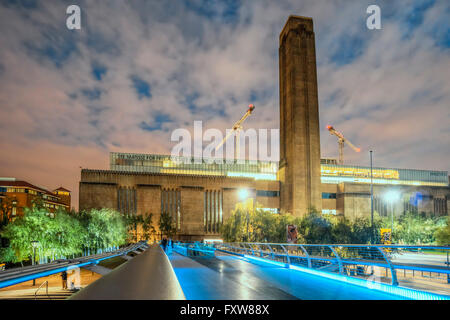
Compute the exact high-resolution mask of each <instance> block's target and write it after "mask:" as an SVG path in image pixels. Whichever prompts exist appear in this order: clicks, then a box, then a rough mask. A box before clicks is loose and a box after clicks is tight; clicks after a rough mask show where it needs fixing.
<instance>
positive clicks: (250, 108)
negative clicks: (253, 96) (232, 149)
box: [216, 104, 255, 151]
mask: <svg viewBox="0 0 450 320" xmlns="http://www.w3.org/2000/svg"><path fill="white" fill-rule="evenodd" d="M253 110H255V106H254V105H253V104H251V105H249V106H248V110H247V112H246V113H245V114H244V115H243V116H242V118H241V119H240V120H239V121H237V122H236V123H235V124H234V125H233V127H232V129H231V130H230V132H228V134H227V135H226V136H225V138H223V140H222V141H221V142H220V143H219V144H218V145H217V147H216V151H217V150H219V148H220V147H221V146H223V144H224V143H225V142H226V141H227V140H228V138H229V137H230V136H231V135H232V134H233V133H235V132H236V131H239V130H240V129H242V126H241V124H242V123H243V122H244V121H245V119H247V118H248V117H249V116H250V115H251V114H252V112H253Z"/></svg>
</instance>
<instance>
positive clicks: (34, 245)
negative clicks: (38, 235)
mask: <svg viewBox="0 0 450 320" xmlns="http://www.w3.org/2000/svg"><path fill="white" fill-rule="evenodd" d="M38 245H39V241H36V240H33V241H31V246H32V247H33V260H32V265H33V266H34V265H35V263H36V248H37V246H38ZM35 285H36V279H33V286H35Z"/></svg>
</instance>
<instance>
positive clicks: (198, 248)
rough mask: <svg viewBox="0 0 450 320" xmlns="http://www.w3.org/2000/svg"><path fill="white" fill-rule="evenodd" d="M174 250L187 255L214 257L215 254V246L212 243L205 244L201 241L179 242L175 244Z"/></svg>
mask: <svg viewBox="0 0 450 320" xmlns="http://www.w3.org/2000/svg"><path fill="white" fill-rule="evenodd" d="M173 251H175V252H177V253H179V254H181V255H183V256H186V257H197V256H200V257H214V254H215V248H214V247H213V246H212V245H205V244H203V243H200V242H194V243H181V242H177V243H175V244H174V245H173Z"/></svg>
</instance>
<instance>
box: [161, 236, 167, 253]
mask: <svg viewBox="0 0 450 320" xmlns="http://www.w3.org/2000/svg"><path fill="white" fill-rule="evenodd" d="M161 245H162V247H163V250H164V252H166V248H167V238H166V237H164V238H163V239H162V240H161Z"/></svg>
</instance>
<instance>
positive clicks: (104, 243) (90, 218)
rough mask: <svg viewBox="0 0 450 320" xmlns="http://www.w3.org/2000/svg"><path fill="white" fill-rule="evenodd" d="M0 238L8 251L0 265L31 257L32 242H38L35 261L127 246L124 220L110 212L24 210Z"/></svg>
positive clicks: (1, 252) (0, 252) (2, 251)
mask: <svg viewBox="0 0 450 320" xmlns="http://www.w3.org/2000/svg"><path fill="white" fill-rule="evenodd" d="M1 235H2V237H5V238H8V239H9V242H10V247H9V248H7V249H3V250H1V251H0V261H4V262H19V261H24V260H28V259H29V258H30V257H31V256H32V254H33V247H32V245H31V243H32V241H38V246H37V248H36V259H39V258H42V257H48V258H51V259H54V258H56V257H65V256H70V255H77V254H81V253H83V251H85V250H87V249H88V250H97V249H105V248H109V247H112V246H120V245H122V244H124V243H125V242H126V237H127V229H126V224H125V220H124V218H123V216H121V215H120V214H119V213H118V212H116V211H114V210H111V209H101V210H91V211H89V212H82V213H80V214H69V213H67V212H65V211H64V210H60V211H58V212H56V213H55V214H54V215H50V214H49V212H48V211H47V210H46V209H44V208H41V207H39V205H35V206H33V207H32V208H31V209H29V208H25V211H24V215H23V216H20V217H17V218H16V219H15V220H14V221H13V222H11V223H9V224H8V225H7V226H5V227H4V228H3V230H2V231H1Z"/></svg>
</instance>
